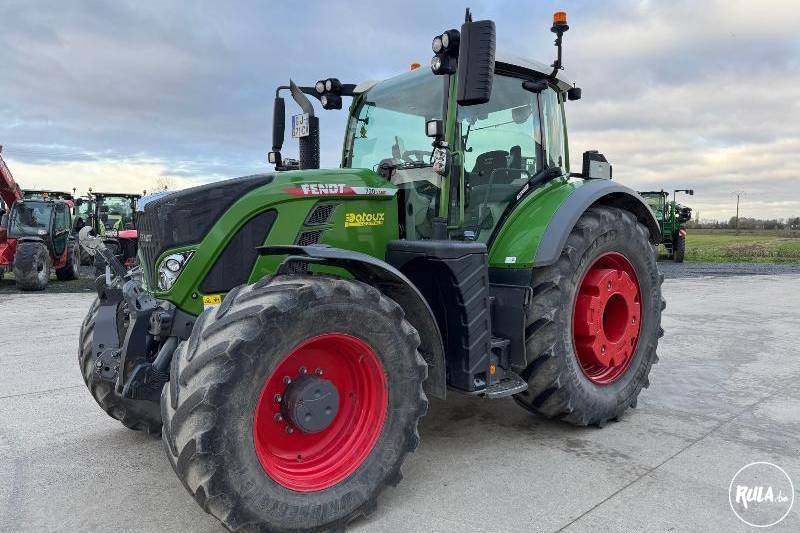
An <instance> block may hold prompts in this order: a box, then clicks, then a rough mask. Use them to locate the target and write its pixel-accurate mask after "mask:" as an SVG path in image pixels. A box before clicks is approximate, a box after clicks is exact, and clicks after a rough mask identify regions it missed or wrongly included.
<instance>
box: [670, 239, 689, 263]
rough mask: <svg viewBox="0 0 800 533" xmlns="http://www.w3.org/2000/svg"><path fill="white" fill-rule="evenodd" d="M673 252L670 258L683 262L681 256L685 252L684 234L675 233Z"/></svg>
mask: <svg viewBox="0 0 800 533" xmlns="http://www.w3.org/2000/svg"><path fill="white" fill-rule="evenodd" d="M674 242H675V252H674V253H673V254H672V260H673V261H675V262H676V263H683V256H684V254H685V253H686V236H681V235H675V241H674Z"/></svg>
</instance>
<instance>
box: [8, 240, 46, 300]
mask: <svg viewBox="0 0 800 533" xmlns="http://www.w3.org/2000/svg"><path fill="white" fill-rule="evenodd" d="M13 270H14V278H15V279H16V281H17V288H18V289H19V290H22V291H43V290H45V289H46V288H47V283H48V282H49V281H50V252H49V251H48V249H47V246H46V245H45V244H44V243H43V242H41V241H22V242H20V243H18V244H17V252H16V254H15V255H14V268H13Z"/></svg>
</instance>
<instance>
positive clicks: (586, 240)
mask: <svg viewBox="0 0 800 533" xmlns="http://www.w3.org/2000/svg"><path fill="white" fill-rule="evenodd" d="M662 279H663V278H662V276H661V275H660V273H659V271H658V266H657V263H656V260H655V254H654V253H653V246H652V245H651V244H650V242H649V233H648V231H647V229H646V228H645V227H644V226H643V225H642V224H640V223H638V222H637V220H636V218H635V217H634V216H633V214H631V213H630V212H628V211H625V210H621V209H616V208H612V207H593V208H591V209H589V210H588V211H587V212H586V213H584V214H583V215H582V216H581V218H580V219H579V220H578V222H577V223H576V225H575V228H573V230H572V232H571V233H570V235H569V237H568V239H567V242H566V244H565V246H564V249H563V251H562V253H561V257H560V258H559V260H558V262H557V263H556V264H554V265H552V266H548V267H545V268H541V269H536V270H534V272H533V283H532V293H533V299H532V302H531V305H530V308H529V311H528V319H527V324H528V325H527V328H526V331H525V332H526V345H527V354H528V357H529V360H530V361H531V362H530V364H529V365H528V368H527V369H526V370H525V372H524V373H523V377H524V378H525V379H527V381H528V390H527V391H525V392H524V393H521V394H518V395H517V396H515V399H516V400H517V402H518V403H519V404H520V405H522V406H523V407H525V408H526V409H528V410H531V411H534V412H536V413H539V414H542V415H545V416H547V417H551V418H558V419H561V420H564V421H567V422H570V423H573V424H578V425H588V424H598V425H603V424H604V423H606V422H607V421H608V420H610V419H615V418H617V417H619V416H620V415H621V414H622V413H623V412H624V411H625V410H626V409H627V408H628V407H634V406H635V405H636V401H637V397H638V395H639V393H640V392H641V390H642V388H644V387H647V386H648V385H649V381H648V375H649V373H650V368H651V366H652V365H653V364H654V363H655V362H656V361H657V360H658V358H657V356H656V347H657V344H658V338H659V337H660V336H661V335H662V333H663V331H662V330H661V310H662V308H663V305H664V304H663V300H662V298H661V281H662Z"/></svg>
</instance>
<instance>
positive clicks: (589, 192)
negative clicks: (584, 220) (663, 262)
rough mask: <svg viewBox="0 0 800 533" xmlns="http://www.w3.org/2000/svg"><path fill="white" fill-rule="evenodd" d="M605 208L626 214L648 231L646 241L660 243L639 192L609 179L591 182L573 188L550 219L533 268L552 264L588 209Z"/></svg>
mask: <svg viewBox="0 0 800 533" xmlns="http://www.w3.org/2000/svg"><path fill="white" fill-rule="evenodd" d="M595 205H605V206H610V207H617V208H619V209H625V210H627V211H630V212H631V213H633V214H634V216H636V218H637V219H638V220H639V222H641V223H642V224H644V225H645V227H647V229H648V231H649V232H650V242H652V243H653V244H658V243H660V242H661V229H660V228H659V225H658V221H657V220H656V217H655V215H654V214H653V211H652V210H651V209H650V207H648V205H647V203H646V202H645V201H644V199H643V198H642V197H641V196H639V193H637V192H636V191H634V190H633V189H630V188H628V187H625V186H624V185H620V184H618V183H614V182H613V181H609V180H592V181H589V182H587V183H586V184H585V185H583V186H582V187H578V188H577V189H575V192H573V193H572V194H571V195H569V196H568V197H567V199H566V201H565V202H564V203H563V204H561V206H560V207H559V208H558V210H557V211H556V212H555V214H554V215H553V218H551V219H550V222H549V223H548V225H547V230H546V231H545V233H544V235H543V236H542V241H541V243H540V244H539V247H538V249H537V251H536V258H535V260H534V263H533V265H534V266H537V267H538V266H546V265H552V264H553V263H555V262H556V261H557V260H558V258H559V256H560V255H561V251H562V250H563V249H564V245H565V244H566V242H567V237H568V236H569V234H570V232H571V231H572V228H573V227H575V223H576V222H577V221H578V219H579V218H580V216H581V215H582V214H583V213H585V212H586V210H588V209H589V208H590V207H592V206H595Z"/></svg>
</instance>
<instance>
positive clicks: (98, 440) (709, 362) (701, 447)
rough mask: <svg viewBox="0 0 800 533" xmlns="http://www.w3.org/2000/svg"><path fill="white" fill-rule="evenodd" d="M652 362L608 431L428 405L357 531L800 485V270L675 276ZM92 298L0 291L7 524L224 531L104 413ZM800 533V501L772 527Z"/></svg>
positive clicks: (657, 525)
mask: <svg viewBox="0 0 800 533" xmlns="http://www.w3.org/2000/svg"><path fill="white" fill-rule="evenodd" d="M664 290H665V293H666V296H667V300H668V307H667V310H666V314H665V319H664V328H665V329H666V331H667V334H666V336H665V337H664V339H663V342H662V345H661V349H660V356H661V362H660V364H658V365H657V366H656V367H655V368H654V370H653V373H652V375H651V382H652V386H651V387H650V389H648V390H646V391H645V392H644V393H643V394H642V396H641V397H640V401H639V408H638V409H636V410H634V411H629V413H628V414H627V415H626V416H625V417H624V418H623V419H622V420H621V421H620V422H619V423H613V424H610V425H609V426H607V427H606V428H604V429H597V428H584V429H579V428H573V427H571V426H567V425H564V424H560V423H556V422H550V421H547V420H543V419H540V418H537V417H535V416H532V415H529V414H527V413H525V412H524V411H522V410H521V409H520V408H518V407H517V406H516V405H515V404H514V402H513V401H512V400H497V401H488V400H471V399H467V398H463V397H458V396H455V395H453V396H452V397H451V398H450V399H449V400H448V401H447V402H441V401H435V400H434V401H432V402H431V408H430V412H429V414H428V416H427V417H426V418H425V420H424V423H423V425H422V427H421V431H420V433H421V436H422V444H421V446H420V448H419V450H418V451H417V453H416V454H414V455H412V456H411V457H410V458H409V460H408V461H407V462H406V465H405V467H404V474H405V479H404V480H403V482H402V483H401V484H400V485H399V486H398V487H397V488H396V489H390V490H387V491H386V492H384V494H383V496H382V497H381V499H380V502H379V503H380V505H379V509H378V511H377V513H376V514H375V515H374V516H373V517H372V518H371V519H370V520H368V521H361V522H358V523H356V524H355V525H354V528H353V529H354V530H357V531H365V532H366V531H370V532H374V531H387V532H388V531H425V532H432V531H559V530H563V531H569V532H579V531H586V532H590V531H591V532H594V531H607V532H610V531H645V530H646V531H747V530H749V529H748V528H746V526H745V525H744V524H743V523H741V522H739V521H738V519H737V518H736V517H735V516H734V514H733V513H732V511H731V509H730V506H729V504H728V485H729V483H730V481H731V478H732V477H733V475H734V474H735V473H736V471H737V470H739V468H741V467H742V466H744V465H746V464H748V463H751V462H754V461H769V462H772V463H776V464H778V465H780V466H782V467H783V468H784V469H785V470H786V471H787V472H788V474H789V476H791V478H792V479H793V480H794V482H795V488H796V493H797V495H798V496H800V453H798V451H799V450H800V357H798V355H800V354H799V353H798V348H797V339H798V337H800V312H798V308H797V304H798V302H800V277H798V276H797V275H781V276H745V277H736V278H729V277H725V278H704V277H701V278H692V279H675V280H667V282H665V284H664ZM90 301H91V296H88V295H86V294H38V295H19V294H0V331H2V332H3V335H2V337H0V531H3V532H5V531H36V532H39V531H64V532H75V531H142V532H145V531H146V532H158V531H164V532H176V531H192V532H198V533H199V532H218V531H220V530H221V528H220V527H219V525H218V523H217V522H216V521H215V520H214V519H213V518H211V517H210V516H208V515H206V514H205V513H204V512H203V511H202V510H201V509H200V508H199V507H198V506H197V505H196V504H195V503H194V501H193V500H192V499H191V498H190V497H189V495H188V494H187V493H186V491H185V490H184V489H183V487H182V486H181V484H180V483H179V482H178V480H177V478H176V477H175V476H174V474H173V472H172V470H171V469H170V467H169V465H168V463H167V459H166V458H165V457H164V455H163V452H162V448H161V442H160V441H156V440H152V439H149V438H147V437H145V436H144V435H141V434H138V433H135V432H132V431H129V430H127V429H125V428H124V427H122V426H121V425H119V424H118V423H117V422H116V421H114V420H111V419H110V418H108V417H107V416H106V415H105V414H104V413H103V412H102V411H101V410H100V409H99V408H98V407H97V406H96V405H95V403H94V401H93V400H92V399H91V398H90V397H89V394H88V392H87V391H86V390H85V387H84V385H83V382H82V381H81V377H80V374H79V371H78V367H77V363H76V350H77V335H78V329H79V325H80V321H81V319H82V317H83V315H84V313H85V311H86V309H87V308H88V306H89V303H90ZM798 530H800V498H798V502H797V503H796V504H795V506H794V509H793V511H792V513H791V514H790V515H789V516H788V517H787V518H786V519H785V520H784V521H783V522H782V523H781V524H779V525H778V526H775V527H773V528H771V529H769V530H768V531H798Z"/></svg>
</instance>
